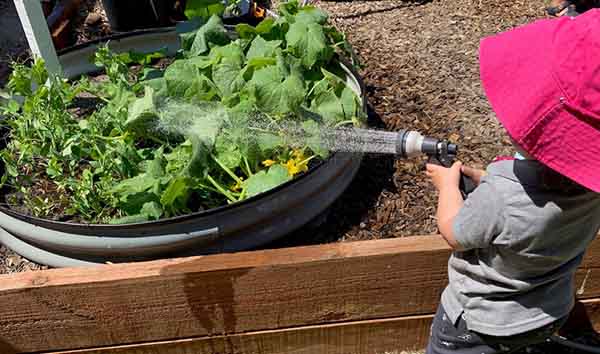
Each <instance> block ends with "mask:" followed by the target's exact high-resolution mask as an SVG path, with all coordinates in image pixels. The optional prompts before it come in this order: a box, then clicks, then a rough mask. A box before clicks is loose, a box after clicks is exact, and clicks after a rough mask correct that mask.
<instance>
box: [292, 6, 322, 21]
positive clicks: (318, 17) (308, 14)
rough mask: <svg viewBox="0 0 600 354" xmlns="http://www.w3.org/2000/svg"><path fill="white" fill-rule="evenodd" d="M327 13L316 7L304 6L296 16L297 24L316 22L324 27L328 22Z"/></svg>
mask: <svg viewBox="0 0 600 354" xmlns="http://www.w3.org/2000/svg"><path fill="white" fill-rule="evenodd" d="M327 17H328V16H327V13H326V12H325V11H323V10H321V9H319V8H317V7H314V6H304V7H302V8H301V9H300V11H298V14H296V16H295V22H314V23H318V24H320V25H324V24H325V23H326V22H327Z"/></svg>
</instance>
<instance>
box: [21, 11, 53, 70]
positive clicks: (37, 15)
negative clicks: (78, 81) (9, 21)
mask: <svg viewBox="0 0 600 354" xmlns="http://www.w3.org/2000/svg"><path fill="white" fill-rule="evenodd" d="M14 2H15V7H16V9H17V13H18V14H19V19H20V20H21V25H22V26H23V31H24V32H25V36H26V37H27V42H28V43H29V48H31V52H32V53H33V55H34V56H38V57H41V58H42V59H44V61H45V62H46V68H47V69H48V72H49V73H52V74H56V75H58V74H60V73H61V67H60V62H59V60H58V56H57V55H56V50H55V49H54V44H53V43H52V37H51V36H50V31H49V30H48V24H47V23H46V18H45V17H44V13H43V11H42V5H41V4H40V1H39V0H14Z"/></svg>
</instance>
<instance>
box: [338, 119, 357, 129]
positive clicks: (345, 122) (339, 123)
mask: <svg viewBox="0 0 600 354" xmlns="http://www.w3.org/2000/svg"><path fill="white" fill-rule="evenodd" d="M346 124H354V119H349V120H343V121H341V122H338V123H336V124H335V125H334V126H333V127H334V128H339V127H341V126H342V125H346Z"/></svg>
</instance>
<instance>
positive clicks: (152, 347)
mask: <svg viewBox="0 0 600 354" xmlns="http://www.w3.org/2000/svg"><path fill="white" fill-rule="evenodd" d="M582 303H583V305H584V306H585V309H586V311H587V313H588V316H589V320H590V321H591V322H592V324H593V325H594V326H595V329H596V330H597V331H600V299H588V300H583V301H582ZM432 318H433V315H423V316H409V317H401V318H392V319H385V320H371V321H359V322H350V323H340V324H333V325H320V326H307V327H299V328H292V329H286V330H274V331H262V332H254V333H244V334H234V335H230V336H216V337H212V338H192V339H184V340H174V341H165V342H154V343H145V344H140V345H126V346H113V347H106V348H94V349H84V350H74V351H64V352H56V353H51V354H214V353H219V354H280V353H294V354H354V353H355V354H383V353H388V352H389V353H395V352H399V351H412V350H420V349H423V348H424V347H425V346H426V345H427V340H428V338H429V328H430V325H431V320H432Z"/></svg>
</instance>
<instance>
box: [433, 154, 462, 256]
mask: <svg viewBox="0 0 600 354" xmlns="http://www.w3.org/2000/svg"><path fill="white" fill-rule="evenodd" d="M461 166H462V164H461V163H460V162H455V163H454V164H453V165H452V167H450V168H445V167H442V166H438V165H432V164H427V176H429V177H430V178H431V181H432V182H433V184H434V185H435V187H436V188H437V190H438V191H439V192H440V195H439V199H438V207H437V223H438V228H439V229H440V233H441V234H442V237H443V238H444V239H445V240H446V242H448V245H449V246H450V247H452V248H453V249H455V250H460V249H461V247H460V245H459V244H458V242H456V238H455V237H454V231H453V224H454V218H455V217H456V215H457V214H458V211H459V210H460V208H461V207H462V206H463V199H462V195H461V194H460V189H459V187H458V186H459V181H460V171H461Z"/></svg>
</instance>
